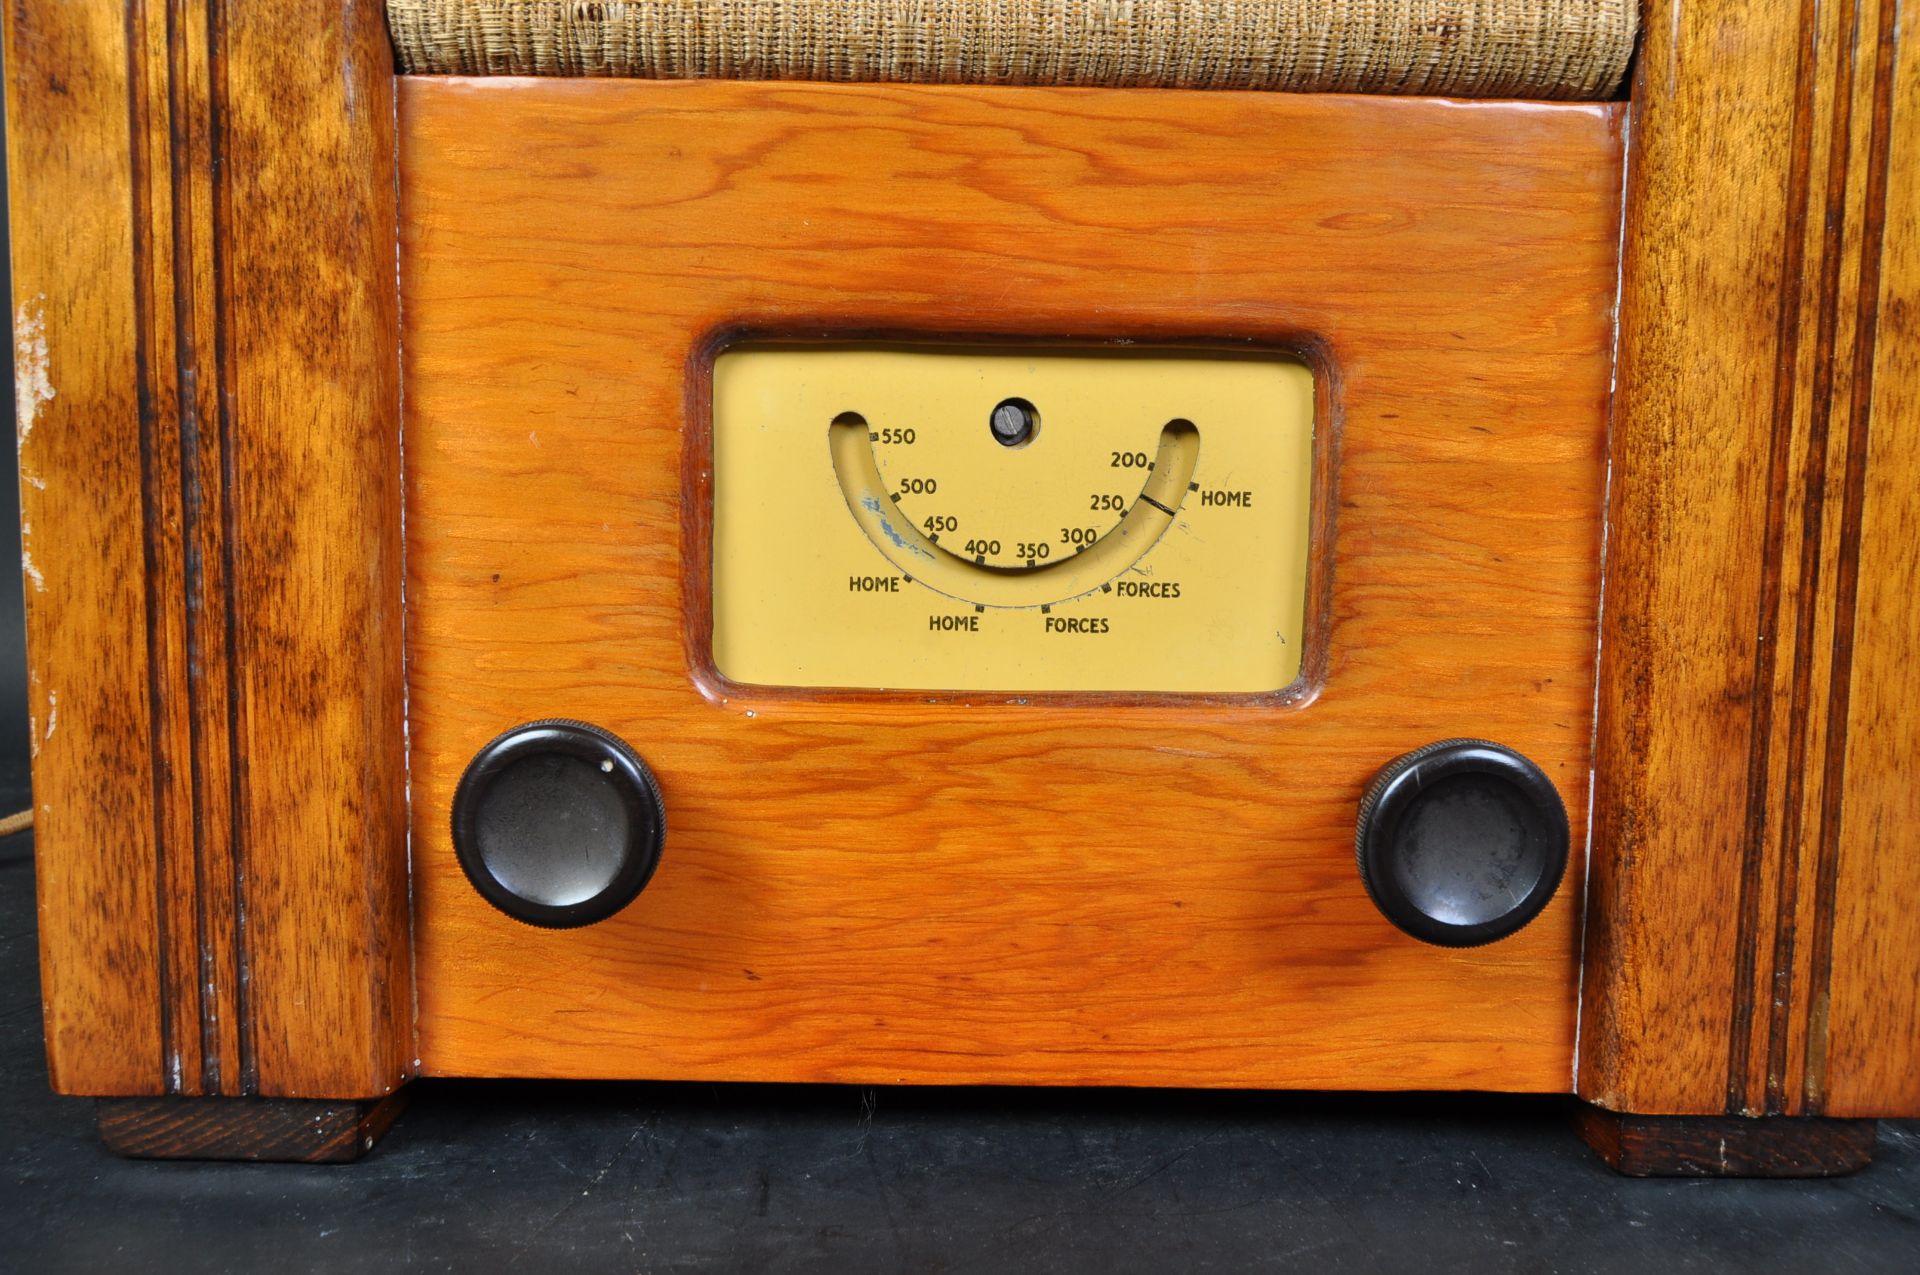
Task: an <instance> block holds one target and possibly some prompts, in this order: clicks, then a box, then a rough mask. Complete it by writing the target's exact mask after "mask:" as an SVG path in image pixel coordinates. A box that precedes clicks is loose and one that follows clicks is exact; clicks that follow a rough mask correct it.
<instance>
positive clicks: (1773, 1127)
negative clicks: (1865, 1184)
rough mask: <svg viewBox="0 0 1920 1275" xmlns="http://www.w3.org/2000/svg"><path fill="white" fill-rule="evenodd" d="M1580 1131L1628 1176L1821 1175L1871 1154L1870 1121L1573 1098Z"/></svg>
mask: <svg viewBox="0 0 1920 1275" xmlns="http://www.w3.org/2000/svg"><path fill="white" fill-rule="evenodd" d="M1575 1120H1576V1123H1577V1126H1578V1128H1579V1130H1580V1136H1581V1137H1582V1138H1584V1139H1586V1142H1587V1145H1588V1146H1590V1147H1592V1148H1593V1149H1594V1150H1595V1151H1598V1152H1599V1153H1600V1155H1601V1157H1602V1158H1603V1159H1605V1160H1606V1162H1607V1163H1608V1164H1610V1165H1612V1166H1613V1167H1614V1168H1615V1169H1616V1170H1618V1171H1619V1172H1621V1173H1624V1174H1626V1175H1627V1176H1628V1177H1630V1178H1828V1177H1836V1176H1838V1175H1840V1174H1842V1173H1852V1172H1853V1171H1854V1170H1856V1169H1863V1168H1865V1167H1866V1166H1867V1165H1868V1163H1869V1162H1871V1161H1872V1159H1873V1137H1874V1130H1875V1127H1876V1124H1875V1122H1874V1121H1872V1120H1827V1119H1822V1118H1818V1117H1810V1116H1639V1115H1634V1114H1632V1113H1631V1112H1621V1111H1603V1110H1601V1109H1600V1108H1599V1107H1590V1106H1588V1105H1587V1104H1585V1103H1581V1104H1580V1106H1579V1109H1578V1115H1577V1116H1576V1117H1575Z"/></svg>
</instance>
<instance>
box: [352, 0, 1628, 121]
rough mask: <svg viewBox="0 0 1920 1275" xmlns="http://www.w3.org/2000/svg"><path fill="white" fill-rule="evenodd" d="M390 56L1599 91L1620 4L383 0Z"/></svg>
mask: <svg viewBox="0 0 1920 1275" xmlns="http://www.w3.org/2000/svg"><path fill="white" fill-rule="evenodd" d="M387 17H388V22H389V24H390V26H391V27H392V31H393V42H394V47H395V49H396V50H397V52H398V54H399V58H400V65H401V68H402V69H403V70H405V71H410V72H415V73H427V74H436V73H437V74H458V75H605V76H633V77H642V78H650V79H693V78H699V77H713V78H724V79H787V80H851V81H894V82H910V83H942V84H951V83H965V84H1084V85H1115V86H1119V85H1127V86H1136V87H1149V86H1151V87H1163V88H1216V89H1282V90H1291V91H1294V92H1316V93H1408V94H1438V95H1444V96H1456V97H1522V98H1554V99H1579V98H1596V97H1605V96H1609V95H1611V94H1612V93H1613V92H1614V91H1615V89H1616V88H1617V87H1618V85H1619V82H1620V77H1621V75H1622V74H1623V73H1624V71H1625V69H1626V65H1627V60H1628V58H1629V57H1630V56H1631V55H1632V52H1633V43H1634V36H1635V34H1636V31H1637V27H1638V9H1637V0H387Z"/></svg>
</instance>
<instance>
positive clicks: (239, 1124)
mask: <svg viewBox="0 0 1920 1275" xmlns="http://www.w3.org/2000/svg"><path fill="white" fill-rule="evenodd" d="M405 1093H406V1091H405V1090H404V1089H402V1090H398V1091H396V1092H394V1093H390V1094H388V1095H387V1096H386V1097H384V1098H369V1099H340V1100H331V1099H308V1098H101V1099H99V1100H98V1101H97V1102H96V1103H95V1104H94V1123H95V1126H96V1127H97V1128H98V1129H99V1131H100V1140H101V1141H102V1142H104V1143H106V1145H107V1147H108V1148H109V1149H110V1150H113V1151H117V1152H119V1153H120V1154H121V1155H124V1156H131V1157H133V1158H135V1159H140V1160H275V1161H283V1162H289V1163H296V1164H345V1163H347V1162H348V1161H351V1160H358V1159H359V1158H360V1157H361V1156H363V1155H365V1154H366V1153H367V1152H368V1151H371V1150H372V1149H373V1144H374V1143H375V1142H378V1141H379V1140H380V1136H381V1135H382V1134H384V1133H386V1131H387V1129H388V1128H389V1127H390V1126H391V1125H392V1124H393V1121H394V1118H395V1117H396V1116H398V1115H399V1114H400V1108H401V1107H403V1106H404V1105H406V1100H405V1097H404V1095H405Z"/></svg>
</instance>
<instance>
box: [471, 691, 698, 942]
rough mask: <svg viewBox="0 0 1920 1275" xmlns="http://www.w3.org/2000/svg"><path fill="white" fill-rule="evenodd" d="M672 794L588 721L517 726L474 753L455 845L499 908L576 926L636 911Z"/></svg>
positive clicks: (477, 885)
mask: <svg viewBox="0 0 1920 1275" xmlns="http://www.w3.org/2000/svg"><path fill="white" fill-rule="evenodd" d="M666 829H667V817H666V808H665V806H664V805H663V804H662V803H661V800H660V786H659V785H658V784H656V783H655V782H654V778H653V774H652V772H651V771H649V770H648V769H647V765H646V763H645V762H643V761H641V760H640V757H639V755H638V754H636V753H635V752H634V751H633V750H632V749H631V748H629V747H627V745H626V744H625V743H624V742H623V741H622V740H621V739H620V738H619V737H618V736H615V735H613V734H611V733H609V732H608V731H604V730H602V729H600V728H599V727H598V726H590V725H588V724H587V723H585V722H571V721H558V720H554V721H541V722H531V723H529V724H527V725H525V726H516V727H514V728H513V729H512V730H510V731H508V732H507V733H506V734H504V735H501V736H500V737H499V738H498V739H495V740H494V741H493V742H492V743H490V744H488V745H487V746H486V747H485V748H482V749H481V750H480V751H479V752H478V753H476V754H474V758H473V760H472V761H471V762H469V763H468V764H467V769H466V773H465V774H463V775H462V776H461V777H460V786H459V787H458V788H457V789H456V790H455V791H454V796H453V848H454V853H455V854H456V855H457V856H458V857H459V860H460V866H461V868H462V869H463V870H464V871H465V872H466V874H467V880H469V881H471V882H472V883H473V888H474V889H476V890H478V891H479V892H480V894H481V896H482V897H483V898H485V899H486V900H487V902H489V903H491V904H493V906H495V907H496V908H499V909H500V910H501V911H502V912H505V913H506V914H507V915H508V916H511V917H514V918H516V919H518V920H521V921H525V922H527V923H528V924H530V925H540V926H546V927H548V928H551V929H570V928H572V927H575V926H581V925H591V924H593V923H594V922H595V921H603V920H605V919H606V918H608V917H610V916H612V915H613V914H614V913H616V912H618V911H619V910H620V909H622V908H624V907H626V906H627V904H629V903H631V902H633V899H634V897H635V896H636V895H638V894H639V893H640V891H641V890H642V889H644V888H645V887H646V884H647V881H648V879H649V878H651V877H652V876H653V870H654V868H655V867H656V866H658V865H659V862H660V850H661V846H662V844H663V842H664V841H665V839H666Z"/></svg>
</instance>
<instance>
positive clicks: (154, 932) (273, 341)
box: [5, 0, 413, 1097]
mask: <svg viewBox="0 0 1920 1275" xmlns="http://www.w3.org/2000/svg"><path fill="white" fill-rule="evenodd" d="M291 30H299V31H302V32H304V33H305V34H304V35H303V37H302V39H301V40H300V41H299V42H297V43H294V42H289V41H288V40H287V39H286V33H287V32H288V31H291ZM5 35H6V77H7V78H6V89H7V117H8V129H7V141H8V146H9V160H10V164H11V171H12V174H13V183H14V184H13V190H12V196H11V198H12V205H11V207H12V223H13V236H14V238H13V253H14V257H13V261H14V278H15V284H14V290H15V294H14V301H15V308H14V319H15V325H16V334H17V340H16V349H15V364H16V375H17V378H18V381H19V383H20V384H21V385H22V386H23V387H24V389H23V392H22V394H21V396H20V403H21V407H22V411H21V417H20V425H19V449H20V468H21V476H22V518H23V538H24V542H25V553H26V572H27V580H28V583H27V611H28V649H29V662H30V666H31V673H30V679H31V703H32V714H33V723H32V730H33V749H34V789H35V800H36V802H37V816H38V817H37V821H36V823H37V869H38V871H37V875H38V882H39V901H40V914H41V924H40V933H41V953H42V976H43V983H44V993H45V1001H46V1021H47V1047H48V1054H49V1060H50V1064H51V1069H52V1074H53V1080H54V1084H55V1086H56V1087H57V1088H59V1089H61V1090H62V1091H64V1092H69V1093H84V1094H107V1095H113V1094H118V1095H146V1094H160V1093H174V1094H184V1095H195V1094H229V1095H244V1094H261V1095H290V1096H291V1095H297V1096H312V1097H361V1096H373V1095H377V1094H380V1093H384V1092H386V1091H387V1090H389V1089H391V1088H392V1087H394V1086H395V1085H396V1084H398V1083H399V1082H400V1081H401V1080H402V1079H403V1078H404V1076H405V1075H406V1074H407V1073H408V1070H409V1068H410V1066H411V1061H412V1057H413V1053H412V1023H411V1008H412V989H411V971H410V967H409V964H408V962H409V959H410V952H409V945H408V916H407V911H406V899H407V886H406V859H405V845H406V807H405V787H404V762H403V759H402V757H401V755H400V741H401V736H402V729H403V723H402V720H401V689H400V608H399V587H400V559H399V496H398V485H399V454H398V394H399V391H398V357H397V340H398V338H397V334H396V304H397V302H396V296H395V292H394V278H393V276H394V251H395V249H394V242H393V226H394V194H393V189H394V173H393V167H392V161H393V107H392V101H393V97H392V85H393V71H392V60H391V55H390V53H389V50H388V48H387V43H386V38H385V31H384V28H383V24H382V22H381V17H380V12H379V10H378V8H377V7H374V6H360V7H357V8H355V7H349V8H348V9H346V10H342V9H340V8H339V7H338V6H328V5H324V4H317V3H312V2H311V0H247V3H245V4H241V3H228V2H226V0H214V2H212V3H209V2H208V0H173V2H171V3H163V2H160V0H155V2H152V3H143V2H140V0H134V2H132V3H127V4H125V5H118V4H109V3H88V4H58V3H28V4H14V5H9V6H8V7H7V10H6V16H5ZM383 260H384V262H385V264H384V266H382V265H381V262H382V261H383Z"/></svg>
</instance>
